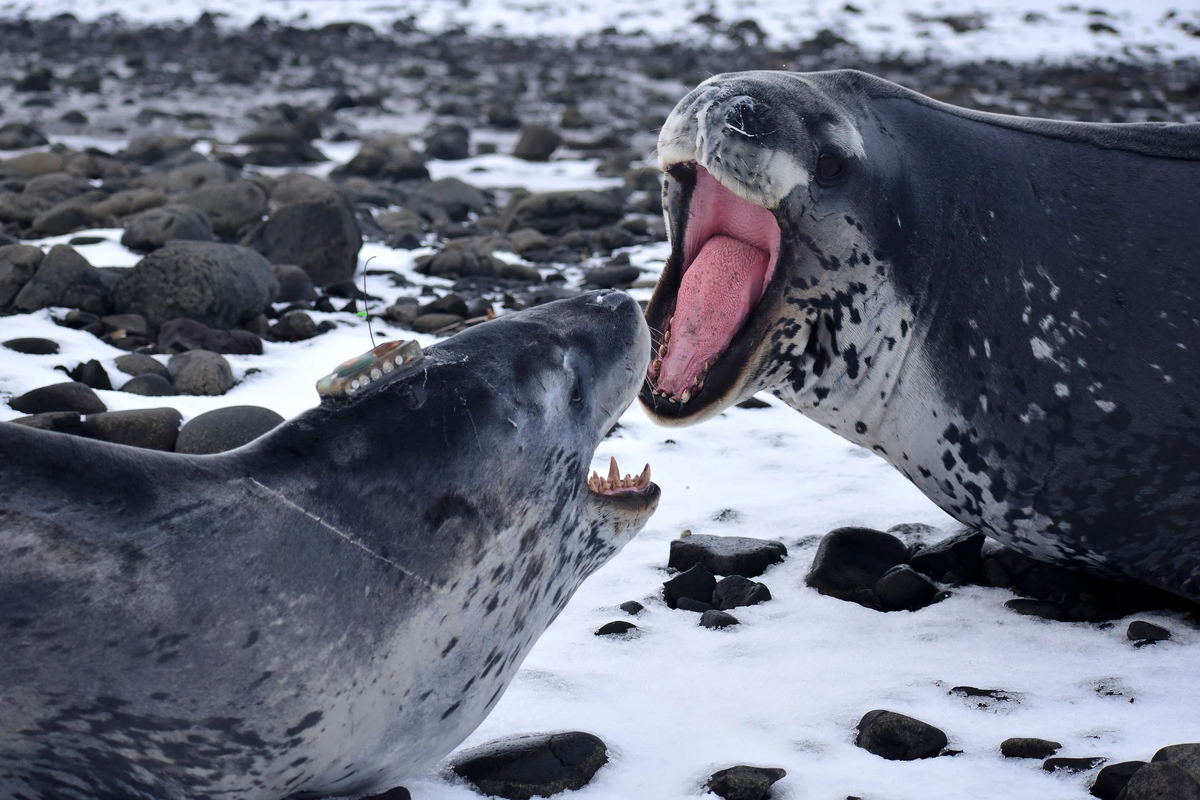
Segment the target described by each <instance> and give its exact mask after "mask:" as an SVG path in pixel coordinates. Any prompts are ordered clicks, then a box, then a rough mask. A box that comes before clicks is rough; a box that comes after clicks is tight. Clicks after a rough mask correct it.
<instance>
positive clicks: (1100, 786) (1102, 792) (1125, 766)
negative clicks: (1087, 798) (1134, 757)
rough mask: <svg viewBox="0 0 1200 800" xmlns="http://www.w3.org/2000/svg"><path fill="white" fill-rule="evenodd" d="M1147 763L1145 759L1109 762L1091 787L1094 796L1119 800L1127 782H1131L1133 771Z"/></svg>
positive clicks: (1101, 799)
mask: <svg viewBox="0 0 1200 800" xmlns="http://www.w3.org/2000/svg"><path fill="white" fill-rule="evenodd" d="M1145 763H1146V762H1145V761H1121V762H1119V763H1116V764H1109V765H1108V766H1107V767H1105V768H1104V769H1102V770H1100V773H1099V774H1098V775H1096V781H1095V782H1094V783H1093V784H1092V788H1091V794H1092V796H1093V797H1099V798H1100V800H1117V797H1118V796H1119V795H1120V794H1121V791H1122V790H1123V789H1124V788H1125V784H1127V783H1129V779H1130V778H1132V777H1133V773H1135V772H1137V771H1138V770H1139V769H1141V768H1142V767H1143V766H1144V765H1145Z"/></svg>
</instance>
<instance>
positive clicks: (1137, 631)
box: [5, 342, 1171, 646]
mask: <svg viewBox="0 0 1200 800" xmlns="http://www.w3.org/2000/svg"><path fill="white" fill-rule="evenodd" d="M5 344H6V345H7V342H6V343H5ZM1125 636H1126V637H1127V638H1128V639H1129V641H1131V642H1136V643H1137V644H1138V646H1141V645H1144V644H1154V643H1155V642H1165V641H1167V640H1168V639H1170V638H1171V632H1170V631H1169V630H1167V629H1166V628H1163V627H1160V626H1158V625H1155V624H1153V623H1150V622H1146V621H1144V620H1140V619H1135V620H1134V621H1133V622H1131V623H1129V628H1128V629H1127V630H1126V631H1125Z"/></svg>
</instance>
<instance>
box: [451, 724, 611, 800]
mask: <svg viewBox="0 0 1200 800" xmlns="http://www.w3.org/2000/svg"><path fill="white" fill-rule="evenodd" d="M607 762H608V748H607V747H606V746H605V744H604V742H603V740H601V739H600V738H599V737H597V736H594V735H592V734H590V733H582V732H578V731H570V732H565V733H542V734H526V735H523V736H513V737H510V738H506V739H500V740H497V741H494V742H489V743H487V744H484V745H480V746H479V747H476V748H472V749H471V750H468V751H467V752H465V753H462V754H461V755H459V756H458V757H457V758H456V759H455V760H454V762H453V763H452V764H451V769H453V770H454V772H455V773H456V774H458V775H459V776H460V777H463V778H466V779H467V780H468V781H470V782H471V783H473V784H474V785H475V786H476V788H478V789H479V791H480V792H482V793H483V794H486V795H489V796H496V797H503V798H509V799H510V800H528V798H531V797H536V796H539V795H540V796H544V797H549V796H550V795H554V794H558V793H559V792H564V791H567V790H568V789H580V788H582V787H583V786H586V785H587V783H588V782H589V781H591V779H592V777H593V776H594V775H595V774H596V772H597V771H598V770H599V769H600V767H602V766H604V764H605V763H607Z"/></svg>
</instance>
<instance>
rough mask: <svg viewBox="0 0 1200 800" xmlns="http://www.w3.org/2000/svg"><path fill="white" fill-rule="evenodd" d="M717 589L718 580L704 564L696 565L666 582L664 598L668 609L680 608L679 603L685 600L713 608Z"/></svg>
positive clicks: (664, 584)
mask: <svg viewBox="0 0 1200 800" xmlns="http://www.w3.org/2000/svg"><path fill="white" fill-rule="evenodd" d="M716 588H717V579H716V578H714V577H713V576H712V574H711V573H710V572H709V571H708V570H706V569H705V568H704V565H703V564H696V565H695V566H693V567H692V568H691V569H689V570H686V571H684V572H681V573H680V574H678V575H676V576H675V577H673V578H671V579H670V580H668V581H665V582H664V583H663V597H664V598H666V601H667V607H668V608H677V607H679V601H680V600H681V599H683V598H687V599H689V600H695V601H698V602H701V603H704V604H705V605H708V606H711V604H712V596H713V590H714V589H716ZM701 610H704V609H701Z"/></svg>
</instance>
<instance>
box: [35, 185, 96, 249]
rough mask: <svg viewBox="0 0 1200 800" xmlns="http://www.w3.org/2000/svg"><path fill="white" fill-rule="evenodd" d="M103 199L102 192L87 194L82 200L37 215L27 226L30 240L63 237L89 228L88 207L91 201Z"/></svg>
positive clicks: (90, 219)
mask: <svg viewBox="0 0 1200 800" xmlns="http://www.w3.org/2000/svg"><path fill="white" fill-rule="evenodd" d="M104 197H105V195H104V193H103V192H95V193H92V192H89V193H88V195H87V196H85V197H83V198H75V199H73V200H67V201H65V202H62V203H59V204H58V205H56V206H54V207H53V208H51V209H50V210H48V211H45V212H43V213H41V214H38V215H37V216H36V217H34V219H33V222H31V223H30V225H29V236H30V238H34V239H41V238H44V237H47V236H63V235H65V234H68V233H71V232H72V231H77V230H82V229H83V228H88V227H90V226H91V222H92V215H91V211H90V208H89V207H90V206H91V204H92V201H95V200H101V199H103V198H104Z"/></svg>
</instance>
